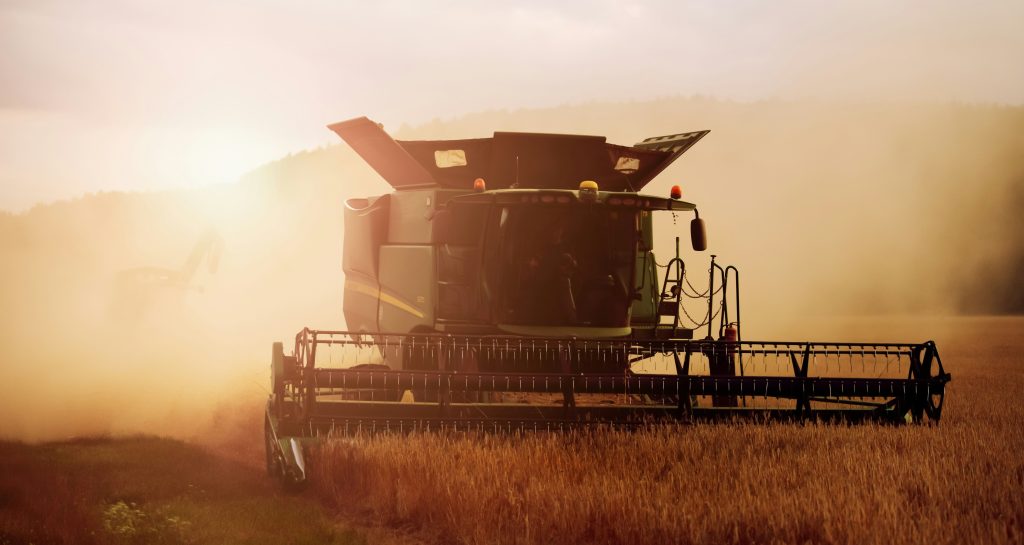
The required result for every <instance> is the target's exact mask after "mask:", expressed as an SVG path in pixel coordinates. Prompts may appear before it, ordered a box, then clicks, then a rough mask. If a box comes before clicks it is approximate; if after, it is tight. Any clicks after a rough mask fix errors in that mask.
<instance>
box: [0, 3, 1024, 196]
mask: <svg viewBox="0 0 1024 545" xmlns="http://www.w3.org/2000/svg"><path fill="white" fill-rule="evenodd" d="M1021 28H1024V2H1020V1H1019V0H1017V1H1004V2H963V1H956V2H952V1H927V2H924V1H921V2H915V1H907V2H901V1H856V2H848V3H839V2H820V1H773V2H752V1H731V2H730V1H716V2H710V1H709V2H686V1H666V2H629V1H604V2H563V3H558V4H556V3H554V2H425V1H423V2H376V3H374V2H345V1H337V0H336V1H326V0H324V1H302V2H299V1H292V2H286V1H283V0H282V1H270V0H265V1H254V0H246V1H241V0H238V1H223V2H207V1H200V0H178V1H175V2H164V3H160V2H147V1H128V0H125V1H110V2H91V1H83V0H54V1H48V0H27V1H21V0H13V1H12V0H0V209H3V210H24V209H26V208H27V207H29V206H31V205H32V204H34V203H36V202H39V201H48V200H53V199H58V198H66V197H71V196H75V195H79V194H81V193H84V192H87V191H96V190H101V189H151V188H157V187H171V186H187V185H197V184H204V183H211V182H220V181H230V180H233V179H235V178H237V177H238V176H239V175H240V174H242V173H243V172H245V171H246V170H249V169H251V168H253V167H255V166H258V165H259V164H261V163H263V162H266V161H269V160H272V159H275V158H277V157H280V156H282V155H284V154H286V153H288V152H290V151H297V150H301V149H304V148H308V147H313V146H316V145H320V144H323V143H327V142H333V141H334V139H333V138H332V136H333V135H331V134H330V133H329V132H328V131H327V130H326V129H324V125H325V124H327V123H328V122H332V121H337V120H341V119H345V118H348V117H353V116H356V115H364V114H365V115H368V116H370V117H372V118H374V119H376V120H378V121H382V122H384V123H385V126H386V127H387V128H390V129H395V128H397V127H398V126H399V125H400V124H401V123H402V122H412V123H416V122H421V121H426V120H429V119H431V118H434V117H450V116H454V115H457V114H460V113H467V112H472V111H477V110H481V109H491V108H508V109H514V108H519V107H528V106H547V105H557V104H564V103H576V102H582V101H590V100H623V99H646V98H653V97H658V96H666V95H677V94H682V95H690V94H695V93H702V94H709V95H716V96H720V97H728V98H734V99H740V100H752V99H758V98H770V97H783V98H805V97H813V98H824V99H833V98H839V99H854V100H857V99H865V100H874V99H886V100H890V99H895V100H920V99H923V100H942V101H945V100H960V101H969V102H1000V103H1013V104H1021V103H1024V70H1022V69H1021V66H1022V63H1024V61H1022V59H1024V32H1022V31H1021Z"/></svg>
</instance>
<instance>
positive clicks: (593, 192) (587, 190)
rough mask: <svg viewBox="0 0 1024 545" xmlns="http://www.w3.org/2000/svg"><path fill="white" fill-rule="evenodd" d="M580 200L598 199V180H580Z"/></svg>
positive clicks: (591, 200)
mask: <svg viewBox="0 0 1024 545" xmlns="http://www.w3.org/2000/svg"><path fill="white" fill-rule="evenodd" d="M580 200H581V201H586V202H595V201H597V182H595V181H594V180H584V181H582V182H580Z"/></svg>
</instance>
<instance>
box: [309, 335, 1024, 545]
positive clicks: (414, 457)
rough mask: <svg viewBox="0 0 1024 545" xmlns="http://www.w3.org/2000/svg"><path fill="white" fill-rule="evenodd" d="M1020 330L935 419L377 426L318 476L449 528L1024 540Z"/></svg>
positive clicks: (379, 508)
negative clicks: (535, 427) (913, 422)
mask: <svg viewBox="0 0 1024 545" xmlns="http://www.w3.org/2000/svg"><path fill="white" fill-rule="evenodd" d="M1011 344H1012V345H1013V346H1007V345H1002V346H997V347H993V346H992V345H989V348H988V349H987V350H985V351H986V352H987V354H984V355H981V357H979V355H977V354H975V355H974V357H975V358H978V359H977V360H976V361H975V362H971V364H972V365H971V367H969V368H967V369H965V368H964V367H963V365H961V366H959V367H958V368H959V369H960V370H961V374H960V375H959V376H958V377H957V378H956V382H955V383H954V387H953V390H952V391H951V393H950V395H949V397H948V398H947V399H948V402H947V408H946V415H945V416H944V420H943V422H942V425H941V426H939V427H918V426H904V427H892V426H878V425H857V426H840V425H819V424H809V425H799V424H767V425H766V424H756V423H750V424H746V423H730V424H708V425H693V426H679V427H670V428H654V429H651V430H647V431H642V432H634V433H629V432H616V431H609V430H604V431H596V432H592V433H582V434H576V435H571V436H556V435H525V436H521V437H500V436H455V435H450V436H439V435H414V436H405V437H396V436H392V437H376V438H371V437H367V438H357V439H355V440H348V439H347V440H336V441H331V442H328V443H327V444H326V445H325V446H324V447H323V449H322V450H321V452H320V453H319V456H318V457H317V459H316V464H317V468H316V469H317V473H318V475H317V476H316V478H315V479H314V482H316V483H317V484H316V486H317V490H318V493H319V494H320V495H321V496H322V497H324V498H325V499H326V500H327V501H328V502H329V503H330V504H332V505H333V506H335V507H336V508H338V509H339V510H342V511H345V512H348V513H353V512H359V513H362V514H363V515H364V516H369V517H372V518H375V519H377V520H379V521H380V522H381V523H384V524H387V525H401V526H406V527H414V528H418V529H420V531H421V532H422V533H423V534H424V536H426V537H428V538H433V539H434V540H437V541H440V542H461V543H524V544H525V543H556V542H557V543H587V542H599V543H807V542H811V543H864V544H871V543H877V544H885V545H893V544H899V543H930V544H939V543H965V542H968V543H1020V542H1022V541H1024V495H1022V494H1021V491H1022V490H1024V456H1022V453H1024V432H1022V427H1021V424H1020V423H1021V421H1022V417H1024V410H1022V407H1021V404H1020V399H1019V396H1020V395H1021V394H1024V380H1022V376H1024V375H1022V373H1021V371H1020V370H1019V369H1018V367H1017V365H1016V364H1017V362H1018V361H1019V356H1018V355H1017V354H1019V353H1020V352H1019V349H1020V347H1019V343H1011ZM964 356H966V353H965V354H964ZM958 359H959V358H958ZM959 361H961V362H962V361H963V359H959ZM982 362H984V363H982Z"/></svg>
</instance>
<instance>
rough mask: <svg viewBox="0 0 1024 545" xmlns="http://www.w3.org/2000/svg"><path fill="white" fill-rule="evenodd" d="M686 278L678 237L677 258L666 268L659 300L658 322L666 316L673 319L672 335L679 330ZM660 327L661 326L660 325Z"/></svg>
mask: <svg viewBox="0 0 1024 545" xmlns="http://www.w3.org/2000/svg"><path fill="white" fill-rule="evenodd" d="M685 276H686V263H684V262H683V260H682V258H680V257H679V237H676V256H675V257H673V258H672V259H671V260H669V262H668V265H666V266H665V278H664V280H662V283H661V295H660V296H659V299H658V321H659V322H661V318H662V317H664V316H670V317H672V335H675V334H676V332H677V330H678V329H679V305H681V304H682V301H680V297H682V294H683V279H684V278H685ZM659 325H660V324H659Z"/></svg>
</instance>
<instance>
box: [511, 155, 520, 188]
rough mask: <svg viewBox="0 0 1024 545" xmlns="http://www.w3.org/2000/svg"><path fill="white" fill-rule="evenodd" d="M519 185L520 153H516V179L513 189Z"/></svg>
mask: <svg viewBox="0 0 1024 545" xmlns="http://www.w3.org/2000/svg"><path fill="white" fill-rule="evenodd" d="M518 187H519V155H518V154H517V155H516V181H515V183H513V184H512V189H515V188H518Z"/></svg>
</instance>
